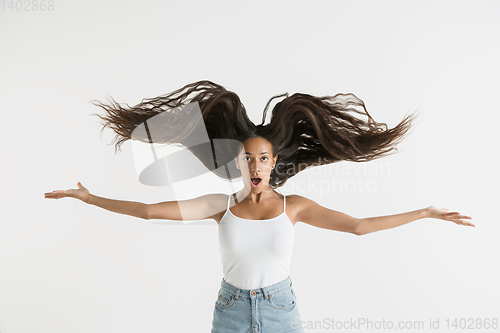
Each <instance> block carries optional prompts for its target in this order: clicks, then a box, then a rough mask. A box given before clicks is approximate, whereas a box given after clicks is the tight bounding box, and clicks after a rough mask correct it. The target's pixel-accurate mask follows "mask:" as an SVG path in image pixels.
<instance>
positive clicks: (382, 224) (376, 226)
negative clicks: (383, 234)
mask: <svg viewBox="0 0 500 333" xmlns="http://www.w3.org/2000/svg"><path fill="white" fill-rule="evenodd" d="M425 217H427V212H426V210H425V209H417V210H414V211H411V212H407V213H401V214H395V215H387V216H376V217H365V218H361V219H359V224H358V230H357V233H356V234H357V235H365V234H369V233H371V232H375V231H380V230H385V229H391V228H395V227H399V226H400V225H403V224H406V223H409V222H412V221H415V220H418V219H423V218H425Z"/></svg>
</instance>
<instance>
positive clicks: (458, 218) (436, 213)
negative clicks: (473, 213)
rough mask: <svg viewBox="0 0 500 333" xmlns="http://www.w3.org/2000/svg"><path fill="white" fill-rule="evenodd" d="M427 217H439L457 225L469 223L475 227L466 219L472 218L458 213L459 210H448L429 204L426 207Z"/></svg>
mask: <svg viewBox="0 0 500 333" xmlns="http://www.w3.org/2000/svg"><path fill="white" fill-rule="evenodd" d="M426 211H427V217H428V218H433V219H441V220H445V221H452V222H455V223H456V224H459V225H469V226H471V227H475V225H474V224H472V223H471V222H469V221H467V220H470V219H472V217H470V216H465V215H460V213H459V212H448V209H446V208H443V209H439V208H436V207H434V206H429V207H427V208H426Z"/></svg>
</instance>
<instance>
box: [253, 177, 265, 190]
mask: <svg viewBox="0 0 500 333" xmlns="http://www.w3.org/2000/svg"><path fill="white" fill-rule="evenodd" d="M254 178H259V179H260V181H259V183H258V184H257V185H255V184H254V183H253V182H252V179H254ZM260 183H262V178H260V177H252V178H250V184H252V187H254V188H256V187H258V186H259V185H260Z"/></svg>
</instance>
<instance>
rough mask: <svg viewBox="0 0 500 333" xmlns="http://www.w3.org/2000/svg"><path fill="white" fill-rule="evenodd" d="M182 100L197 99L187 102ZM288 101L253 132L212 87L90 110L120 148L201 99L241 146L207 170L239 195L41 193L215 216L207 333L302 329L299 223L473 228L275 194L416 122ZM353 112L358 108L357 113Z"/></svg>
mask: <svg viewBox="0 0 500 333" xmlns="http://www.w3.org/2000/svg"><path fill="white" fill-rule="evenodd" d="M190 94H195V96H194V97H193V98H188V96H189V95H190ZM286 95H287V97H286V98H285V99H284V100H282V101H281V102H279V103H278V104H277V105H276V106H275V107H274V108H273V111H272V118H271V120H270V123H269V124H267V125H264V119H265V113H266V111H267V106H269V103H268V104H267V106H266V109H265V111H264V117H263V121H262V124H260V125H257V126H256V125H254V124H253V123H252V122H251V121H250V120H249V118H248V116H247V114H246V111H245V108H244V106H243V104H242V103H241V102H240V100H239V97H238V96H237V95H236V94H235V93H234V92H231V91H228V90H226V89H225V88H224V87H223V86H220V85H218V84H215V83H213V82H211V81H198V82H195V83H192V84H188V85H186V86H185V87H183V88H181V89H179V90H177V91H174V92H172V93H170V94H168V95H165V96H160V97H157V98H153V99H149V100H145V101H143V102H141V103H140V104H138V105H136V106H134V107H123V106H121V105H120V104H118V103H116V104H115V105H105V104H102V103H98V104H97V105H98V106H100V107H102V108H103V109H104V110H105V111H106V112H107V113H108V116H107V117H101V116H99V117H101V119H104V120H105V126H109V127H110V128H112V129H113V130H114V131H115V132H116V133H117V135H118V136H119V137H120V140H119V141H118V142H117V147H119V146H120V145H121V144H122V143H123V142H124V141H126V140H129V139H131V138H132V136H131V134H132V131H133V129H134V128H136V127H137V126H139V125H140V124H142V123H143V122H145V121H146V120H147V119H149V118H151V117H153V116H155V115H158V114H160V113H162V112H164V111H165V110H166V109H171V108H175V107H177V106H181V105H185V104H186V103H188V102H197V103H199V106H200V110H201V113H202V116H203V122H204V126H205V127H206V129H207V133H208V135H209V137H210V139H211V140H212V139H232V140H237V142H240V143H241V145H240V148H239V149H236V150H234V149H227V151H225V153H226V155H225V156H222V160H223V161H222V162H223V163H224V164H226V163H227V168H228V169H229V171H230V172H229V173H227V172H222V171H221V169H215V170H211V171H213V172H214V173H216V174H217V175H219V176H221V177H225V178H226V179H229V178H231V176H228V175H231V174H234V172H235V171H236V172H237V173H238V175H239V176H240V177H242V178H243V183H244V187H243V189H241V190H240V191H238V192H236V193H232V194H230V195H227V194H220V193H214V194H208V195H204V196H201V197H198V198H195V199H191V200H184V201H179V202H176V201H167V202H160V203H155V204H145V203H140V202H130V201H121V200H113V199H108V198H103V197H99V196H96V195H93V194H90V192H89V191H88V190H87V189H86V188H85V187H83V185H82V184H81V183H78V189H69V190H56V191H53V192H50V193H45V196H46V197H47V198H53V199H59V198H62V197H74V198H78V199H80V200H82V201H84V202H86V203H88V204H92V205H96V206H99V207H101V208H104V209H107V210H110V211H113V212H117V213H121V214H127V215H132V216H136V217H139V218H143V219H167V220H182V219H189V220H202V219H206V218H211V219H213V220H215V221H216V222H217V223H218V232H219V233H218V235H219V244H220V252H221V256H222V266H223V273H224V276H223V279H222V281H221V287H220V290H219V292H218V295H217V298H216V301H215V304H214V309H213V321H212V333H225V332H231V333H236V332H261V333H271V332H272V333H278V332H303V328H302V327H301V326H300V325H298V323H300V314H299V309H298V307H297V297H296V295H295V292H294V290H293V288H292V280H291V278H290V276H289V267H290V261H291V257H292V248H293V244H294V239H295V228H294V226H295V224H296V223H297V222H303V223H307V224H310V225H312V226H316V227H319V228H324V229H328V230H337V231H341V232H347V233H352V234H355V235H365V234H368V233H372V232H376V231H380V230H384V229H389V228H394V227H398V226H401V225H403V224H406V223H409V222H412V221H415V220H418V219H422V218H436V219H442V220H446V221H451V222H454V223H456V224H458V225H465V226H474V225H473V224H472V223H471V222H469V221H468V220H470V219H471V218H470V217H469V216H465V215H461V214H460V213H458V212H448V210H447V209H444V208H443V209H438V208H436V207H434V206H430V207H427V208H422V209H418V210H415V211H411V212H407V213H402V214H397V215H390V216H379V217H371V218H369V219H363V218H355V217H352V216H349V215H347V214H344V213H342V212H339V211H335V210H332V209H329V208H326V207H323V206H321V205H319V204H318V203H316V202H314V201H313V200H310V199H308V198H305V197H303V196H300V195H297V194H294V195H288V196H284V195H281V194H280V193H278V192H277V191H276V190H277V188H279V187H280V186H283V185H284V184H285V183H286V181H287V180H288V179H289V178H291V177H293V176H294V175H296V174H297V173H299V172H300V171H302V170H304V169H305V168H307V167H309V166H314V165H321V164H330V163H335V162H340V161H354V162H363V161H370V160H374V159H376V158H380V157H382V156H386V155H387V154H388V153H389V152H391V151H392V150H393V149H394V147H395V146H396V144H397V143H398V142H399V141H400V140H401V139H402V138H403V137H404V135H405V134H406V133H407V131H408V129H409V128H410V127H411V124H412V121H413V119H414V118H412V117H411V116H408V117H406V118H405V119H403V121H401V123H399V124H398V125H397V126H395V127H394V128H392V129H388V128H387V126H386V125H385V124H384V123H377V122H375V121H374V120H373V119H372V117H371V116H370V115H369V114H368V112H367V111H366V109H365V106H364V103H363V102H362V101H361V100H360V99H359V98H357V97H356V96H355V95H353V94H345V95H344V94H337V95H335V96H325V97H316V96H312V95H308V94H302V93H296V94H294V95H292V96H288V94H286ZM275 97H277V96H275ZM275 97H273V98H275ZM271 100H272V99H271ZM271 100H270V101H269V102H271ZM354 107H359V108H362V109H363V110H364V111H355V110H354ZM352 111H354V112H357V113H361V114H364V115H365V116H367V117H368V120H367V121H364V120H361V119H359V118H357V117H354V116H352V115H351V114H350V112H352ZM186 126H187V127H189V124H186ZM155 134H156V135H155V142H157V143H165V144H171V143H183V142H184V143H185V142H189V139H190V137H189V135H190V131H188V130H186V128H184V127H183V126H176V127H174V126H172V127H171V128H168V130H167V129H166V130H165V131H163V132H162V133H155ZM147 139H148V138H144V142H148V141H147ZM187 148H188V149H190V151H191V152H192V153H193V154H194V155H195V156H196V157H198V158H199V159H200V160H201V162H202V163H204V165H206V166H211V165H213V164H214V163H213V162H214V161H213V160H211V159H213V156H214V155H213V154H212V153H211V151H210V152H208V153H207V151H203V150H202V148H200V147H199V146H194V147H189V146H188V147H187ZM218 162H220V161H218ZM224 164H220V163H218V165H224ZM235 169H236V170H235ZM237 170H239V171H237ZM181 203H182V207H183V210H182V211H181V209H180V208H179V207H180V204H181Z"/></svg>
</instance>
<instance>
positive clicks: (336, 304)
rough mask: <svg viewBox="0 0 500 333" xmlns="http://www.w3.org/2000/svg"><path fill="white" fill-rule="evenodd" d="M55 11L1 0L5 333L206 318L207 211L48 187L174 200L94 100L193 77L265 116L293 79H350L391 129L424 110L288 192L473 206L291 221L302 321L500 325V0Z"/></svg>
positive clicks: (211, 262)
mask: <svg viewBox="0 0 500 333" xmlns="http://www.w3.org/2000/svg"><path fill="white" fill-rule="evenodd" d="M39 3H40V2H39ZM51 4H52V7H51V8H52V10H48V9H47V8H46V9H45V10H44V11H41V10H40V9H38V10H34V8H35V7H33V6H34V5H35V2H34V0H30V1H26V2H25V1H23V2H22V3H21V1H19V4H18V2H10V0H5V2H2V4H1V5H2V6H4V7H2V8H1V12H0V47H1V53H0V57H1V58H0V59H1V62H0V91H1V93H0V105H1V109H0V112H1V120H2V125H3V126H2V127H3V128H2V132H1V134H0V135H1V139H2V140H1V149H2V153H3V156H4V158H2V163H1V168H2V175H3V177H2V191H1V204H2V217H1V219H0V220H1V222H0V332H1V333H28V332H29V333H35V332H36V333H41V332H50V333H59V332H61V333H63V332H73V333H80V332H82V333H83V332H94V333H97V332H106V333H109V332H117V333H118V332H119V333H132V332H141V333H142V332H148V333H155V332H165V331H172V332H195V331H196V332H208V331H209V330H210V327H211V320H212V311H213V305H214V302H215V299H216V295H217V291H218V288H219V286H220V281H221V279H222V265H221V263H220V257H219V252H218V238H217V223H216V222H215V221H213V220H210V221H212V222H213V223H205V224H200V225H195V224H193V225H185V224H183V223H182V222H180V221H179V223H178V224H161V223H153V222H154V221H153V220H149V221H146V220H141V219H138V218H135V217H131V216H126V215H120V214H116V213H112V212H109V211H106V210H103V209H101V208H98V207H96V206H90V205H86V204H84V203H82V202H81V201H77V200H75V199H70V198H64V199H60V200H51V199H45V198H44V196H43V193H45V192H50V191H52V190H54V189H68V188H77V182H78V181H80V182H82V184H83V185H84V186H86V187H87V188H88V189H89V190H90V192H91V193H93V194H96V195H98V196H104V197H108V198H113V199H120V200H130V201H141V202H146V203H155V202H160V201H170V200H174V198H173V197H172V196H171V194H170V192H168V190H167V189H166V188H164V187H150V186H145V185H143V184H141V183H140V182H139V181H138V177H137V174H136V170H135V169H134V163H133V156H132V153H131V148H130V147H131V146H130V144H131V143H130V141H127V142H126V143H125V144H124V145H123V146H122V152H121V153H118V154H115V151H114V146H113V145H111V141H112V139H113V137H114V133H113V132H112V131H111V130H110V129H105V130H104V131H103V132H102V135H101V134H100V129H101V126H100V124H99V122H98V121H99V119H98V117H97V116H92V115H91V114H92V113H100V114H102V111H101V110H100V109H98V108H97V107H95V106H93V105H92V104H90V103H89V101H91V100H94V99H97V100H100V101H105V97H106V95H107V94H109V95H111V96H112V97H113V98H115V99H116V100H117V101H118V102H120V103H127V104H129V105H135V104H137V103H138V102H140V101H141V100H142V99H143V98H150V97H154V96H158V95H162V94H166V93H168V92H171V91H174V90H176V89H178V88H181V87H182V86H184V85H186V84H188V83H191V82H194V81H198V80H211V81H213V82H216V83H219V84H221V85H223V86H224V87H226V88H227V89H229V90H231V91H234V92H236V93H237V94H238V95H239V96H240V98H241V100H242V102H243V103H244V105H245V107H246V109H247V111H248V113H249V117H250V119H251V120H252V121H253V122H254V123H256V124H259V123H260V122H261V118H262V112H263V110H264V107H265V104H266V103H267V101H268V100H269V98H271V97H272V96H274V95H277V94H282V93H285V92H288V93H289V94H290V95H291V94H293V93H295V92H303V93H309V94H313V95H317V96H322V95H334V94H336V93H338V92H343V93H348V92H352V93H354V94H356V96H358V97H359V98H361V99H362V100H363V101H364V102H365V104H366V107H367V110H368V112H369V113H370V114H371V115H372V116H373V117H374V119H375V120H376V121H379V122H384V123H386V124H387V125H388V126H389V127H391V128H392V127H393V126H395V125H396V124H397V123H399V122H400V121H401V120H402V119H403V117H404V116H405V115H406V114H408V113H411V112H413V111H415V110H417V108H418V109H419V110H420V113H421V117H420V118H418V121H417V124H416V126H415V127H414V129H413V131H412V132H411V133H410V134H409V135H408V136H407V138H406V139H405V140H404V141H403V142H402V143H401V144H400V145H399V146H398V152H396V153H395V154H394V155H391V156H389V157H385V158H383V159H380V160H375V161H372V162H369V163H340V164H338V165H329V166H322V167H317V168H315V169H311V170H308V171H305V172H303V173H301V174H299V175H297V176H296V177H294V178H292V179H290V180H289V181H288V183H287V184H286V185H285V186H284V187H283V188H281V189H280V191H281V192H282V193H284V194H294V193H295V194H300V195H303V196H306V197H308V198H311V199H314V200H316V201H317V202H318V203H320V204H321V205H323V206H325V207H328V208H330V209H334V210H338V211H342V212H345V213H347V214H350V215H352V216H355V217H360V218H361V217H370V216H379V215H390V214H397V213H402V212H406V211H412V210H416V209H420V208H424V207H427V206H430V205H433V206H437V207H439V208H448V209H449V210H450V211H459V212H461V213H463V214H465V215H469V216H472V217H473V220H472V222H473V223H475V224H476V227H475V228H472V227H464V226H458V225H456V224H454V223H451V222H446V221H443V220H437V219H423V220H418V221H415V222H412V223H410V224H407V225H404V226H402V227H398V228H395V229H390V230H384V231H379V232H376V233H373V234H369V235H364V236H361V237H357V236H354V235H351V234H345V233H340V232H336V231H329V230H324V229H319V228H314V227H311V226H309V225H307V224H304V223H298V224H297V225H296V226H295V228H296V244H295V249H294V257H293V261H292V268H291V278H292V280H293V282H294V290H295V291H296V293H297V297H298V306H299V310H300V313H301V319H302V321H303V322H304V325H306V324H307V325H311V322H313V321H317V322H320V324H318V323H316V326H315V328H312V327H310V328H309V329H306V331H307V332H330V331H333V330H334V329H333V328H331V327H328V326H327V325H328V322H329V320H331V319H333V320H335V321H340V322H343V321H351V320H354V321H356V320H359V318H364V319H365V320H369V321H372V322H373V325H374V326H373V327H372V328H370V327H368V326H364V327H361V328H363V329H362V330H361V329H360V328H359V327H358V328H357V329H355V328H352V327H351V328H349V330H352V331H354V332H361V331H363V332H376V331H380V330H381V328H380V327H379V326H377V325H380V324H381V323H382V322H383V321H385V322H386V323H387V322H388V321H391V322H392V323H393V324H394V325H397V324H398V322H399V321H404V322H406V321H408V322H409V323H408V324H407V325H409V326H406V327H407V328H406V329H400V330H399V331H401V332H413V331H422V329H420V330H418V329H416V328H415V327H416V326H415V325H417V324H418V323H417V324H414V322H419V321H422V322H423V325H424V326H423V327H425V329H426V330H427V329H430V328H429V326H430V323H429V322H430V321H431V320H432V321H434V325H435V322H436V320H439V327H436V326H434V328H435V329H434V331H443V332H445V331H448V329H449V330H451V331H453V332H465V331H467V332H470V327H474V328H477V326H469V325H470V324H471V323H472V325H477V323H482V324H483V325H484V323H485V322H486V320H487V319H489V320H490V324H491V320H492V319H493V318H497V320H498V319H499V313H500V312H499V310H500V302H499V299H500V297H499V296H500V291H499V288H498V284H497V282H498V281H499V280H500V273H499V271H498V263H497V260H496V259H497V258H496V257H497V254H498V253H499V250H500V245H499V243H498V241H497V236H498V231H499V229H500V227H499V224H498V222H499V221H498V214H496V212H495V210H494V205H495V204H496V201H497V200H494V199H498V195H496V190H497V189H498V186H499V185H500V184H499V183H500V182H499V177H498V172H497V169H498V158H497V156H496V155H497V154H496V152H497V151H498V143H499V140H498V136H497V130H498V128H497V127H498V123H499V121H500V116H499V107H498V101H497V100H496V97H497V95H498V92H499V88H500V81H499V80H498V78H499V77H500V65H499V64H498V59H500V46H499V45H500V44H499V43H498V41H499V38H500V2H498V1H311V2H307V3H306V2H304V1H300V2H299V1H270V2H267V1H266V2H264V1H252V2H249V1H247V2H232V1H210V2H204V1H196V2H193V1H190V2H181V1H165V2H157V1H143V2H137V1H135V2H132V1H130V2H129V1H85V2H69V1H61V0H54V1H52V2H51ZM21 5H22V6H21ZM38 5H40V4H38ZM30 9H31V10H30ZM279 100H280V99H276V100H274V101H273V103H271V105H270V107H269V111H268V119H267V121H269V117H270V116H271V110H272V107H273V106H274V105H275V103H276V102H277V101H279ZM202 194H206V193H200V191H199V189H198V188H196V187H193V188H192V189H191V191H186V192H185V196H184V197H183V198H177V199H188V198H192V197H196V196H198V195H202ZM207 221H208V220H206V221H205V222H207ZM495 316H496V317H495ZM455 318H456V319H458V320H460V319H461V318H462V321H459V322H457V324H458V325H459V326H458V327H452V326H451V324H452V323H453V319H455ZM447 320H448V321H449V322H447ZM464 320H467V321H466V322H464ZM330 323H331V321H330ZM318 325H319V326H318ZM412 325H413V326H412ZM447 325H450V326H447ZM447 328H448V329H447ZM336 330H337V331H339V329H336ZM426 330H424V331H426ZM475 331H481V332H482V331H485V332H491V331H494V330H492V329H491V328H490V329H489V330H486V329H485V328H482V329H475ZM496 331H497V332H498V329H497V330H496Z"/></svg>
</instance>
